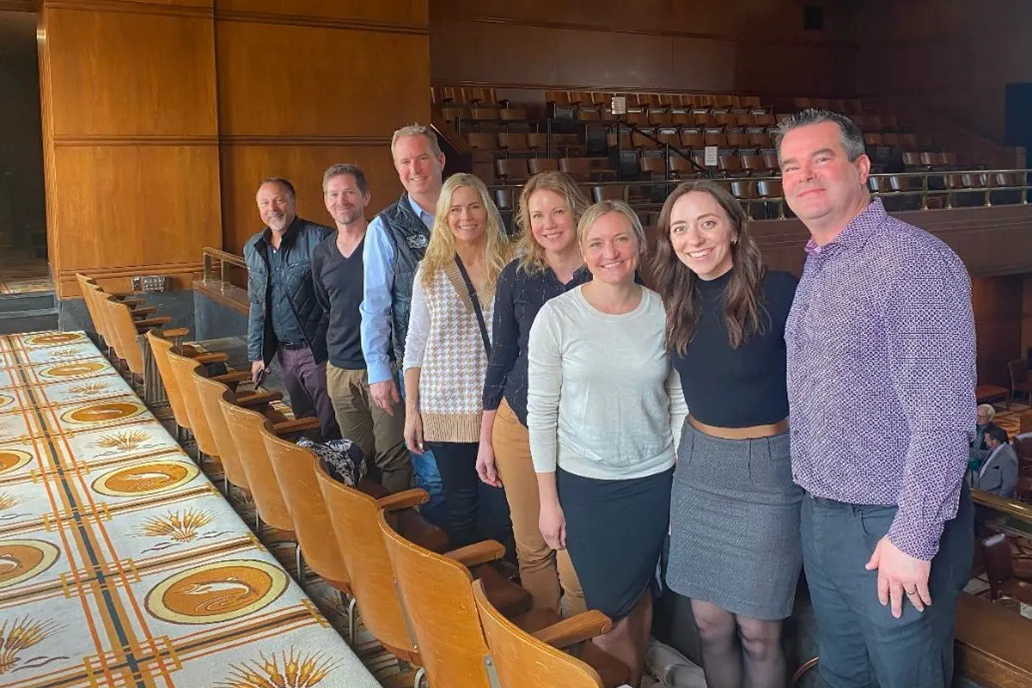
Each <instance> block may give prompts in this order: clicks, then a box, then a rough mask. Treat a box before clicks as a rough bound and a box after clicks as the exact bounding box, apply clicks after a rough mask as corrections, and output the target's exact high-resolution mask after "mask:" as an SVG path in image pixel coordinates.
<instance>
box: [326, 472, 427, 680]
mask: <svg viewBox="0 0 1032 688" xmlns="http://www.w3.org/2000/svg"><path fill="white" fill-rule="evenodd" d="M316 478H317V479H318V481H319V489H320V491H321V492H322V496H323V501H324V502H325V504H326V510H327V511H328V512H329V514H330V520H331V521H332V523H333V533H334V535H335V536H336V538H337V544H338V545H339V547H340V553H341V555H342V556H343V558H344V565H345V566H346V567H347V570H348V574H350V577H351V590H352V592H353V593H354V595H355V599H356V600H358V608H359V611H360V612H361V614H362V620H363V621H364V622H365V625H366V628H368V629H369V631H370V632H372V634H373V635H374V636H376V639H377V640H379V641H380V643H381V644H382V645H383V646H384V647H385V648H386V649H387V650H388V651H390V652H391V653H393V654H394V655H395V656H397V657H400V658H402V659H404V660H405V661H407V662H411V663H413V664H417V665H420V666H422V664H423V662H422V658H421V657H420V653H419V651H418V650H416V644H415V641H414V640H413V639H412V637H411V635H410V634H409V630H408V622H407V621H406V619H405V613H404V612H403V611H402V607H401V602H400V600H399V599H398V593H397V591H396V590H395V588H394V571H393V570H392V569H391V561H390V558H389V557H388V555H387V546H386V545H385V544H384V541H383V536H382V535H381V534H380V528H379V526H378V525H377V523H376V515H377V512H379V511H380V507H379V505H378V504H377V502H376V500H375V499H373V498H372V497H370V496H369V495H367V494H364V493H362V492H359V491H358V490H356V489H353V488H350V487H348V486H347V485H344V484H343V483H341V482H338V481H336V480H334V479H333V476H331V475H330V473H329V471H328V470H327V469H326V467H325V466H324V465H323V464H322V463H320V464H319V465H318V467H317V469H316ZM441 611H443V610H439V613H440V612H441Z"/></svg>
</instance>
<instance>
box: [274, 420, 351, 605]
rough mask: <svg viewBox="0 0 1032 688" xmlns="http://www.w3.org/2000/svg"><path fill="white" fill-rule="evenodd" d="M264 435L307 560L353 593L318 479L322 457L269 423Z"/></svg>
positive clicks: (327, 578) (326, 577)
mask: <svg viewBox="0 0 1032 688" xmlns="http://www.w3.org/2000/svg"><path fill="white" fill-rule="evenodd" d="M261 436H262V441H263V442H264V443H265V449H266V452H267V453H268V455H269V462H270V463H271V464H272V470H273V472H274V473H275V474H276V480H277V482H278V483H279V488H280V492H281V493H282V494H283V499H284V502H285V503H286V505H287V511H288V512H290V518H291V520H292V521H293V523H294V534H295V535H296V537H297V542H298V544H299V545H301V553H302V554H303V555H304V558H305V561H307V562H308V565H309V566H310V567H311V569H312V570H313V571H315V572H316V573H317V574H319V576H320V577H322V579H323V580H325V581H326V582H327V583H329V584H330V585H331V586H333V587H334V588H336V589H337V590H344V591H345V592H350V591H351V588H350V586H349V584H348V581H349V576H348V570H347V568H346V567H345V565H344V558H343V557H342V556H341V553H340V545H339V543H338V542H337V539H336V538H334V537H331V536H330V533H332V532H333V522H332V521H331V520H330V514H329V512H328V511H327V509H326V504H325V502H324V501H323V495H322V492H321V490H320V489H319V481H318V480H317V479H316V477H315V473H316V467H317V466H318V464H319V460H318V458H317V457H316V455H315V454H314V453H313V452H312V451H311V450H310V449H306V448H305V447H299V446H298V445H296V444H294V443H293V442H290V441H288V440H285V439H282V438H280V437H278V436H277V435H276V434H275V433H274V432H273V431H272V423H270V422H269V421H266V422H265V423H264V424H263V425H262V427H261Z"/></svg>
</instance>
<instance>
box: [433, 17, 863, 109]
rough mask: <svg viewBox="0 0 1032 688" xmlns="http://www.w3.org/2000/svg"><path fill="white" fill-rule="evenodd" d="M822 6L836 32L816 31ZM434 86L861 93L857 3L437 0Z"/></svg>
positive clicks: (827, 23) (830, 29)
mask: <svg viewBox="0 0 1032 688" xmlns="http://www.w3.org/2000/svg"><path fill="white" fill-rule="evenodd" d="M808 4H822V5H823V7H824V29H823V30H822V31H804V29H803V7H804V5H808ZM430 11H431V17H430V32H431V35H430V47H431V54H432V64H433V79H434V82H435V83H437V82H440V83H471V84H487V85H493V86H495V85H498V86H506V85H508V86H528V87H535V88H570V89H582V88H605V87H610V88H626V89H641V90H664V89H669V90H698V91H717V92H742V93H767V94H777V95H795V94H826V95H832V96H845V95H851V94H852V92H853V89H854V80H855V52H856V48H855V44H854V43H853V41H852V37H853V28H852V5H851V3H831V2H825V3H814V2H809V1H808V0H790V1H787V2H755V0H636V1H635V2H625V1H622V0H566V1H564V2H562V3H556V2H554V1H552V0H526V1H523V2H511V1H510V0H432V1H431V5H430Z"/></svg>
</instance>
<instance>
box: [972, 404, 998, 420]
mask: <svg viewBox="0 0 1032 688" xmlns="http://www.w3.org/2000/svg"><path fill="white" fill-rule="evenodd" d="M975 410H976V411H982V410H984V411H985V415H986V416H987V417H988V418H989V420H990V421H991V420H992V419H993V418H995V417H996V409H995V408H993V407H992V406H991V405H990V404H979V406H978V408H977V409H975Z"/></svg>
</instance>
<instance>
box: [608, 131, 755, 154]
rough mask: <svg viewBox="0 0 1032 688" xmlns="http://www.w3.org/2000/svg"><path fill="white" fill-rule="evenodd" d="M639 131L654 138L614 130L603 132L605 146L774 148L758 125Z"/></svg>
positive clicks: (647, 149) (657, 148)
mask: <svg viewBox="0 0 1032 688" xmlns="http://www.w3.org/2000/svg"><path fill="white" fill-rule="evenodd" d="M643 131H646V132H647V133H649V134H651V135H652V137H654V138H655V139H656V141H654V140H652V138H650V137H649V136H646V135H643V134H642V133H639V132H637V131H627V130H623V131H621V132H620V134H619V135H617V133H616V132H615V131H611V132H609V133H608V134H606V145H607V146H609V147H610V148H614V147H620V148H624V149H631V148H635V149H640V150H646V151H651V150H659V149H660V148H661V147H662V146H663V145H670V146H671V147H673V148H686V149H702V148H705V147H706V146H717V147H718V148H739V149H741V148H751V149H759V150H764V149H773V148H774V141H773V138H772V136H771V135H770V133H769V132H768V131H765V130H764V129H762V128H760V127H752V128H749V129H742V128H733V129H723V128H718V127H711V128H707V129H698V128H686V129H680V130H678V129H673V128H670V129H659V130H643ZM657 141H658V143H657Z"/></svg>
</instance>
